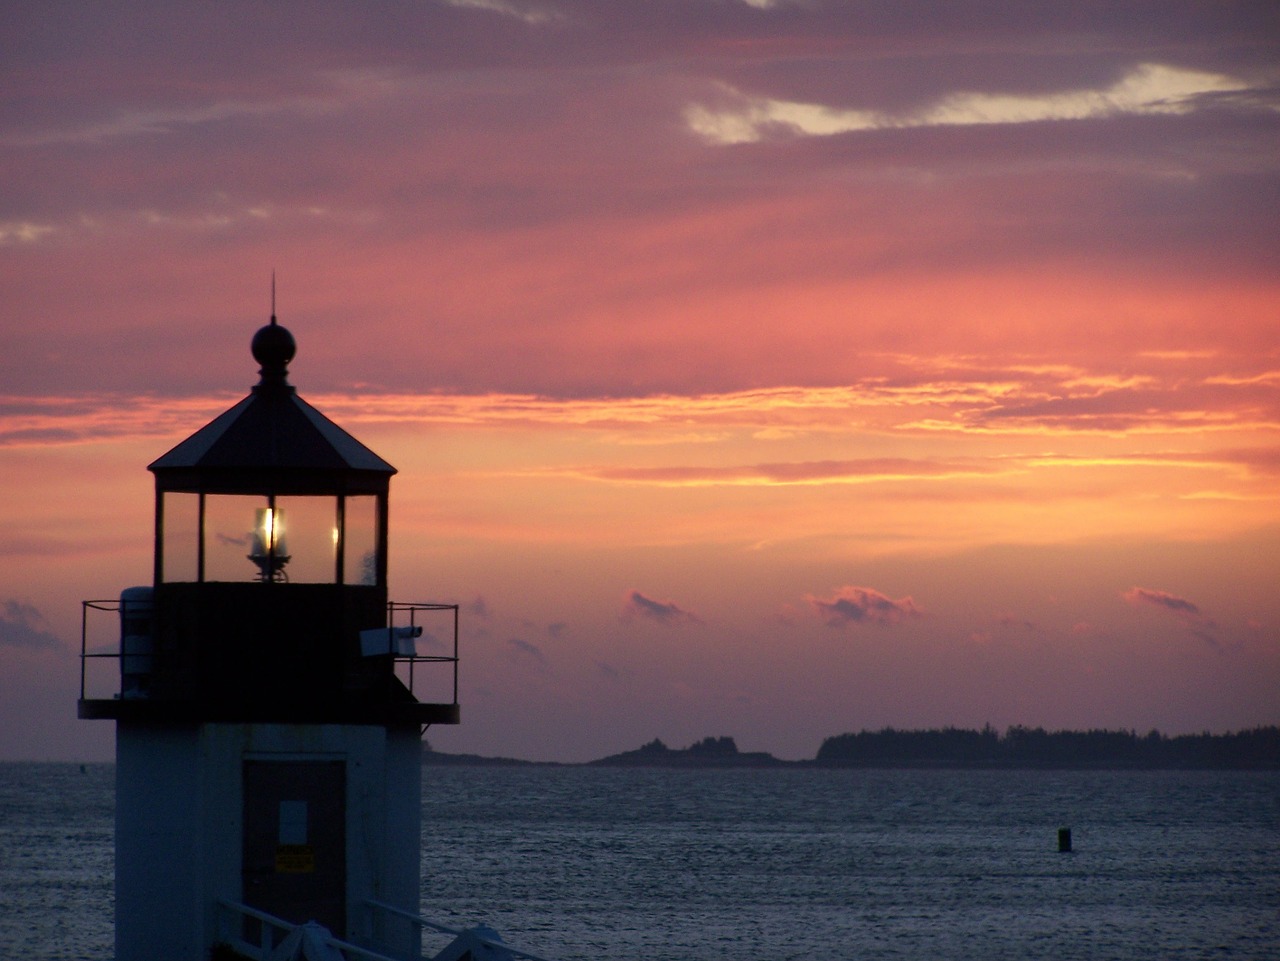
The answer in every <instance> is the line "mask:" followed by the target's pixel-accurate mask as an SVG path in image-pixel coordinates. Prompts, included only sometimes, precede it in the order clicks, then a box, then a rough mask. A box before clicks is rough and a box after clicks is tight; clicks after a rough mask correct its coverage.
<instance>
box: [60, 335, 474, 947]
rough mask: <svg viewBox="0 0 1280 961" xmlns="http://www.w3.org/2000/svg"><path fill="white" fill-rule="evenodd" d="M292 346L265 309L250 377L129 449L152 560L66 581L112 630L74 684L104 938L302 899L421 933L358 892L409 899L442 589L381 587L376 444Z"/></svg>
mask: <svg viewBox="0 0 1280 961" xmlns="http://www.w3.org/2000/svg"><path fill="white" fill-rule="evenodd" d="M295 349H296V346H295V341H294V338H293V336H292V335H291V334H290V333H289V331H288V330H286V329H285V328H284V327H283V326H281V325H280V324H279V323H278V322H277V320H276V317H275V316H274V314H273V315H272V317H271V321H270V323H269V324H267V325H266V326H264V327H262V328H261V329H260V330H258V331H257V333H256V334H255V335H254V337H253V340H252V345H251V350H252V354H253V358H254V359H255V360H256V361H257V363H258V365H259V366H260V370H259V376H260V380H259V382H258V384H257V385H256V386H255V387H253V388H252V391H251V393H250V394H249V395H248V396H247V397H245V398H244V399H243V400H242V401H240V402H239V403H238V404H236V405H235V406H234V407H232V408H230V409H229V410H227V411H226V412H225V413H223V414H221V415H220V416H218V417H217V418H215V419H214V420H213V421H211V422H210V423H209V424H207V425H205V426H204V427H202V428H201V429H200V430H198V431H196V432H195V433H194V434H192V435H191V436H190V437H188V438H187V439H186V440H184V441H182V442H181V443H180V444H178V445H177V446H176V447H174V448H173V449H172V450H170V451H169V452H168V453H166V454H164V455H163V456H162V457H160V458H159V459H158V460H156V461H154V462H153V463H152V464H151V465H150V466H149V470H150V471H151V472H152V474H154V476H155V546H154V556H155V561H154V570H153V576H152V583H151V584H150V585H144V586H140V587H128V588H126V589H124V590H123V591H122V593H121V596H120V598H119V599H118V600H113V601H112V602H101V601H86V602H85V618H84V623H85V624H86V625H91V622H92V621H95V620H101V619H104V618H105V619H108V620H110V621H118V623H119V631H120V633H119V646H118V649H115V650H110V651H108V652H107V653H102V652H101V651H99V650H97V649H96V648H95V647H94V646H92V645H89V644H86V643H82V658H81V692H80V700H79V704H78V714H79V716H80V717H81V718H85V719H93V720H110V721H114V722H115V728H116V867H115V908H116V961H154V959H157V958H164V959H168V961H188V959H189V961H208V959H209V958H210V957H211V956H216V954H217V952H219V951H221V950H222V948H221V947H220V946H221V945H226V944H231V945H236V944H258V945H261V944H267V943H269V942H270V940H271V937H272V934H271V931H270V930H269V929H272V928H273V927H279V926H280V925H281V924H282V923H283V924H287V925H302V924H306V923H308V922H316V923H318V924H320V925H323V926H324V927H325V928H327V929H328V931H329V932H330V933H331V934H332V935H333V936H334V937H336V938H339V939H342V940H347V941H352V942H355V943H360V944H374V943H377V944H378V945H379V946H381V947H383V948H384V949H386V950H388V951H390V952H392V953H395V954H396V955H397V956H406V955H411V956H414V957H416V956H417V955H418V952H417V946H416V941H415V939H416V931H415V930H414V929H413V928H412V927H410V926H402V930H401V931H400V933H396V932H391V931H389V930H383V929H382V927H381V926H382V923H383V922H382V921H381V920H380V917H379V914H378V909H377V906H379V905H381V906H384V907H385V906H390V907H392V908H394V909H396V910H398V911H401V912H407V913H410V914H414V915H416V914H417V911H418V903H419V885H420V831H421V786H420V785H421V759H420V749H421V748H420V742H421V734H422V731H423V730H425V728H426V727H427V726H429V725H431V724H456V723H458V718H459V709H458V699H457V636H458V635H457V613H458V612H457V607H456V605H446V604H431V603H396V602H390V601H389V600H388V592H387V547H388V539H389V538H388V534H389V523H388V506H389V489H390V482H391V477H392V475H393V474H395V472H396V471H395V468H393V467H392V466H391V465H390V464H388V463H387V462H386V461H385V460H383V459H382V458H381V457H379V456H378V455H377V454H375V453H374V452H373V451H371V450H370V449H369V448H367V447H365V446H364V445H363V444H361V443H360V442H359V441H357V440H356V439H355V438H354V437H352V436H351V435H350V434H348V433H347V432H346V431H344V430H343V429H342V428H340V427H338V426H337V425H336V424H335V423H334V422H333V421H331V420H329V419H328V418H326V417H325V416H324V415H323V414H321V413H320V412H319V411H318V410H316V409H315V408H314V407H312V406H311V405H309V404H308V403H306V402H305V401H304V400H303V399H302V398H301V397H299V396H298V394H297V391H296V389H295V388H294V387H293V386H292V385H291V384H290V383H289V381H288V376H287V368H288V365H289V363H290V361H291V360H292V359H293V357H294V354H295ZM117 615H118V616H117ZM424 626H425V627H426V628H427V633H426V634H425V635H424V633H423V631H424ZM88 630H90V627H88V626H87V627H86V631H88ZM104 664H105V665H111V666H114V665H116V664H118V672H116V671H114V670H112V671H111V672H110V676H109V677H108V678H107V679H106V689H105V690H103V689H100V688H102V685H103V677H102V670H103V666H104ZM424 679H426V680H427V681H428V682H432V683H431V687H430V690H431V693H432V694H433V695H434V699H431V698H427V697H425V696H424V697H423V698H422V699H420V698H419V695H418V693H417V692H416V691H415V685H421V684H422V683H423V681H424ZM385 913H386V912H385V911H384V914H385ZM397 938H399V939H400V940H403V941H404V944H399V943H397V942H396V939H397ZM401 952H403V953H401Z"/></svg>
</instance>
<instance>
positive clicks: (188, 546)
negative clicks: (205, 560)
mask: <svg viewBox="0 0 1280 961" xmlns="http://www.w3.org/2000/svg"><path fill="white" fill-rule="evenodd" d="M161 496H162V497H163V498H164V503H163V511H164V516H163V519H162V521H161V523H162V525H163V529H162V538H163V539H162V541H161V545H160V549H161V551H162V552H163V553H162V554H161V559H162V561H163V565H164V566H163V569H162V570H161V572H160V579H161V580H163V581H195V580H196V579H197V577H198V576H199V567H198V564H199V556H198V552H199V550H200V543H199V541H198V539H197V535H198V533H199V530H200V495H199V494H187V493H180V492H176V491H166V492H165V493H164V494H162V495H161Z"/></svg>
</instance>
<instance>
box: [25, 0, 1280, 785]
mask: <svg viewBox="0 0 1280 961" xmlns="http://www.w3.org/2000/svg"><path fill="white" fill-rule="evenodd" d="M55 6H56V5H55ZM53 9H54V8H46V7H45V6H44V5H40V6H39V7H34V8H30V9H27V8H23V7H17V6H11V8H10V9H8V10H6V12H5V14H4V16H5V21H6V23H5V29H4V31H2V32H0V56H2V57H3V63H4V64H5V66H4V67H2V68H0V71H2V72H3V76H4V80H5V87H6V89H7V90H8V91H9V97H8V98H7V104H6V106H5V107H4V108H3V112H2V113H0V117H3V120H2V121H0V158H3V159H2V161H0V162H2V163H3V169H4V172H5V183H6V189H5V191H4V192H3V196H2V199H0V277H2V278H3V281H4V290H5V294H6V297H5V301H6V304H5V309H4V314H3V318H4V319H3V328H2V329H3V348H4V349H3V351H2V352H0V366H2V369H3V372H4V374H3V380H0V465H3V470H0V487H2V488H3V491H4V502H5V505H6V508H5V510H4V511H3V512H0V552H2V553H0V558H2V559H0V570H3V574H4V577H3V585H4V587H3V591H2V592H0V711H2V712H3V720H4V724H2V725H0V730H2V731H3V733H0V757H4V758H37V759H43V758H58V759H90V758H106V757H109V756H110V755H111V743H112V742H111V738H112V731H111V725H109V724H92V723H87V722H78V721H76V720H75V699H76V696H77V690H78V682H79V670H78V665H77V657H76V656H77V654H78V651H79V618H80V608H79V601H80V600H81V599H82V598H91V597H95V598H96V597H112V596H116V595H117V594H118V593H119V591H120V590H121V589H122V588H125V587H128V586H131V585H134V584H138V583H146V582H147V581H148V580H149V578H150V574H151V550H152V530H151V525H152V509H153V503H152V477H151V475H150V474H149V473H148V472H147V470H146V465H147V464H148V463H150V462H151V461H152V460H154V459H155V458H156V457H158V456H159V455H160V454H162V453H163V452H164V451H166V450H168V449H169V448H171V447H172V446H173V445H174V444H176V443H177V442H178V441H180V440H182V439H183V438H184V437H186V436H188V435H190V434H192V433H194V432H195V431H196V430H197V429H199V428H200V427H201V426H203V425H204V424H205V423H207V422H208V421H209V420H211V419H212V418H213V417H215V416H216V415H217V414H219V413H220V412H221V411H223V410H225V409H226V408H228V407H230V406H231V405H232V404H234V403H236V402H237V401H238V400H239V399H240V398H241V397H243V396H244V394H245V393H246V392H247V390H248V388H249V387H250V386H251V385H252V384H253V383H254V382H255V380H256V377H257V375H256V364H255V363H254V362H253V360H252V358H251V357H250V354H249V340H250V338H251V337H252V335H253V332H254V331H255V330H256V329H257V328H258V327H259V326H260V325H262V324H263V323H265V322H266V320H267V316H268V315H269V314H270V311H271V302H270V299H269V298H270V284H271V277H272V272H273V271H275V275H276V277H277V278H278V287H277V301H276V311H277V313H278V315H279V318H280V322H281V323H282V324H284V325H285V326H287V327H288V328H289V329H290V330H291V331H292V333H293V334H294V336H295V338H296V339H297V343H298V354H297V357H296V359H295V360H294V361H293V363H292V365H291V367H290V372H289V377H290V381H291V382H292V383H293V384H294V385H296V386H297V388H298V392H299V394H300V395H301V396H302V397H304V398H305V399H306V400H307V401H308V402H309V403H311V404H313V405H314V406H315V407H317V408H319V409H320V410H321V411H322V412H324V413H325V414H326V415H327V416H329V417H330V418H332V419H333V420H334V421H336V422H337V423H338V424H340V425H341V426H343V427H344V428H346V429H347V430H349V431H350V432H351V433H352V434H354V435H355V436H356V437H358V438H359V439H360V440H361V441H362V442H364V443H365V444H367V445H368V446H369V447H371V448H372V449H373V450H374V451H376V452H377V453H378V454H380V455H381V456H383V457H385V458H386V459H387V460H388V461H390V462H391V463H392V464H394V465H395V466H396V468H397V469H398V471H399V473H398V475H397V476H396V478H395V479H394V481H393V482H392V487H391V558H390V569H391V573H390V577H391V594H392V597H393V598H396V599H402V600H415V601H444V602H450V603H458V604H461V605H462V621H461V626H462V639H461V656H462V663H461V679H462V690H461V696H460V700H461V703H462V719H463V720H462V724H461V725H459V726H458V727H456V728H447V729H432V730H431V731H429V732H428V733H427V737H428V739H429V740H430V741H431V742H432V744H433V745H434V746H436V747H437V748H439V749H441V750H446V751H460V752H474V753H481V754H492V755H508V756H517V757H527V758H534V759H553V760H574V761H576V760H587V759H591V758H594V757H600V756H603V755H606V754H611V753H616V752H618V751H622V750H628V749H631V748H634V747H636V746H638V745H640V744H641V743H644V742H647V741H649V740H652V739H653V738H654V737H659V738H661V739H662V740H663V741H665V742H666V743H667V744H669V745H672V746H684V745H686V744H688V743H691V742H693V741H695V740H698V739H701V738H702V737H705V736H718V735H731V736H734V737H735V738H736V739H737V742H738V744H739V746H740V747H741V748H742V749H743V750H763V751H770V752H772V753H775V754H777V755H778V756H780V757H788V758H799V757H812V756H813V755H814V753H815V752H816V750H817V748H818V746H819V744H820V742H821V740H822V738H823V737H826V736H829V735H835V734H840V733H843V732H846V731H857V730H860V729H864V728H870V729H878V728H880V727H884V726H894V727H898V728H917V727H932V726H939V727H940V726H945V725H954V726H959V727H975V728H977V727H981V726H982V725H983V724H986V723H990V724H992V725H994V726H995V727H997V728H1001V729H1003V728H1004V727H1007V726H1009V725H1014V724H1022V725H1028V726H1044V727H1046V728H1099V727H1107V728H1123V729H1136V730H1138V731H1139V732H1140V733H1145V732H1146V731H1147V730H1149V729H1151V728H1153V727H1154V728H1159V729H1161V730H1163V731H1165V732H1166V733H1171V734H1174V733H1183V732H1192V731H1200V730H1211V731H1219V732H1221V731H1227V730H1237V729H1241V728H1246V727H1252V726H1256V725H1262V724H1276V723H1280V590H1277V584H1280V560H1278V559H1280V269H1278V268H1280V220H1278V219H1277V217H1276V209H1277V203H1276V199H1277V197H1278V196H1280V190H1278V187H1280V149H1278V147H1280V98H1278V97H1277V93H1276V91H1277V89H1280V55H1278V54H1280V14H1278V13H1277V11H1276V10H1275V9H1274V8H1273V6H1272V5H1268V4H1266V3H1257V4H1248V3H1245V4H1236V5H1231V6H1229V7H1223V6H1219V5H1214V4H1204V3H1185V4H1182V3H1175V4H1173V5H1169V4H1160V5H1152V6H1151V7H1150V8H1149V9H1147V10H1146V13H1145V14H1142V15H1137V14H1135V13H1134V12H1133V10H1131V9H1130V8H1126V10H1128V11H1129V12H1128V13H1126V12H1123V11H1120V10H1111V9H1109V8H1103V9H1099V10H1092V11H1090V12H1089V13H1087V14H1085V13H1080V12H1078V11H1075V12H1073V11H1071V10H1069V9H1067V8H1062V7H1060V5H1053V4H1037V3H1031V4H1016V5H1005V4H1000V3H974V4H967V5H961V6H960V7H955V8H952V7H948V8H947V11H946V12H944V11H938V12H937V16H936V17H934V18H933V19H932V20H931V21H925V20H921V19H920V18H918V17H913V16H911V15H909V14H908V13H906V12H901V13H898V12H895V9H894V8H891V7H889V6H888V5H886V6H885V7H884V8H883V9H878V8H875V7H870V8H863V7H861V6H860V5H854V4H845V3H835V2H831V3H823V2H814V3H792V2H787V0H777V2H772V3H765V2H755V3H749V2H745V0H681V2H676V0H671V2H664V0H645V2H636V3H629V2H618V3H594V2H586V0H528V2H524V0H511V2H492V3H490V2H484V3H478V2H462V0H455V2H423V3H417V4H390V5H387V6H385V7H382V8H379V9H378V10H377V11H369V10H366V11H363V13H362V14H361V15H359V16H357V14H356V12H355V11H353V10H351V9H349V8H348V7H347V6H345V5H342V4H333V5H329V4H319V5H309V6H308V7H307V8H306V9H305V12H304V11H303V8H301V7H297V6H295V5H291V4H278V5H262V6H260V7H259V6H254V7H249V8H246V10H244V11H241V13H242V14H244V15H232V14H230V13H223V12H222V11H220V10H219V9H218V8H216V7H208V6H196V5H185V4H177V5H168V4H155V5H152V6H147V5H140V6H136V7H131V12H130V14H129V15H128V16H125V15H123V14H122V13H121V12H120V11H109V10H106V9H98V8H95V7H81V6H68V7H65V8H63V7H57V9H58V10H60V11H61V13H57V14H55V13H54V12H53ZM962 9H963V10H966V11H968V13H967V14H966V15H962V14H961V13H960V12H959V11H960V10H962ZM1171 11H1173V12H1171ZM1015 13H1016V15H1015ZM1175 13H1176V15H1175ZM1077 17H1079V18H1084V17H1088V18H1090V19H1088V20H1076V19H1074V18H1077ZM286 24H287V28H286V26H285V25H286ZM144 25H145V29H143V26H144Z"/></svg>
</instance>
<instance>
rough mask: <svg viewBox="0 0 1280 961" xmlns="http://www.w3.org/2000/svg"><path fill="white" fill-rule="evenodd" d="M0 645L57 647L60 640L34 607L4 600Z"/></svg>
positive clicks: (0, 622)
mask: <svg viewBox="0 0 1280 961" xmlns="http://www.w3.org/2000/svg"><path fill="white" fill-rule="evenodd" d="M0 647H26V648H57V647H62V642H61V641H60V640H58V638H57V637H56V636H55V635H54V634H53V632H52V631H50V630H49V625H48V624H47V623H46V622H45V619H44V615H42V614H41V613H40V612H39V611H38V610H37V609H36V608H35V607H33V606H32V605H30V604H24V603H22V602H21V601H5V602H4V609H3V612H0Z"/></svg>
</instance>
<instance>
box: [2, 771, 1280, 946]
mask: <svg viewBox="0 0 1280 961" xmlns="http://www.w3.org/2000/svg"><path fill="white" fill-rule="evenodd" d="M112 777H113V770H112V768H111V766H110V765H89V766H87V767H86V768H85V770H84V771H83V773H82V772H81V769H80V767H79V766H78V765H56V764H3V765H0V959H6V961H7V959H10V958H14V959H17V958H23V959H33V961H55V959H58V961H61V959H73V958H74V959H89V961H109V959H110V956H111V916H112V883H111V873H112V836H111V835H112V805H113V791H112ZM1061 826H1070V827H1071V828H1072V836H1073V841H1074V851H1073V853H1071V854H1059V853H1058V851H1057V830H1058V828H1059V827H1061ZM422 862H423V889H422V912H423V914H424V915H425V916H426V917H428V918H430V919H432V920H435V921H438V922H440V923H443V924H450V925H454V926H459V927H461V926H467V925H470V924H474V923H477V922H481V921H483V922H485V923H488V924H490V925H491V926H493V927H495V928H496V929H498V930H499V931H501V932H502V934H503V936H504V937H505V938H506V939H507V941H509V942H511V943H512V944H515V945H518V946H521V947H524V948H526V949H528V950H530V951H534V952H536V953H538V954H541V955H543V956H544V957H547V958H551V959H560V961H584V959H593V961H597V959H661V961H665V959H672V961H675V959H680V961H713V959H715V961H720V959H724V961H781V959H823V961H830V959H850V961H852V959H859V961H862V959H889V958H901V959H962V958H963V959H968V958H972V959H984V961H986V959H1003V958H1008V959H1032V958H1046V959H1050V958H1052V959H1064V961H1066V959H1075V958H1079V959H1119V961H1126V959H1134V961H1136V959H1149V958H1177V959H1191V958H1229V959H1276V958H1280V774H1278V773H1276V772H1264V773H1258V772H1203V771H1196V772H1043V771H1038V772H1033V771H998V772H972V771H851V770H792V769H787V770H701V771H683V770H660V769H604V768H575V767H566V768H555V767H530V768H454V767H426V768H424V769H423V832H422ZM445 940H446V939H444V938H441V939H440V940H439V941H438V942H437V941H428V943H427V947H428V949H430V950H436V949H438V948H439V947H441V946H443V943H444V941H445Z"/></svg>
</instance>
